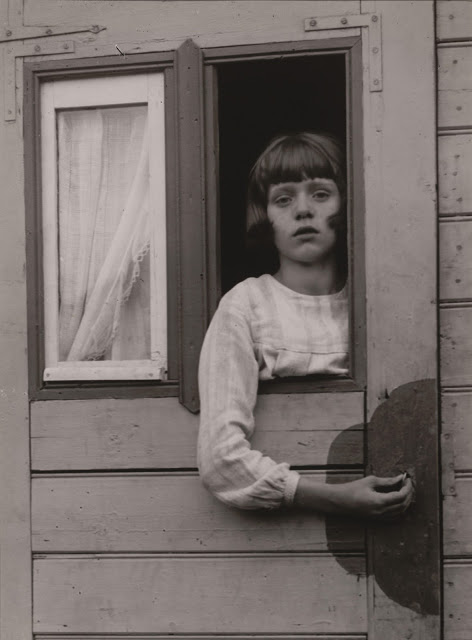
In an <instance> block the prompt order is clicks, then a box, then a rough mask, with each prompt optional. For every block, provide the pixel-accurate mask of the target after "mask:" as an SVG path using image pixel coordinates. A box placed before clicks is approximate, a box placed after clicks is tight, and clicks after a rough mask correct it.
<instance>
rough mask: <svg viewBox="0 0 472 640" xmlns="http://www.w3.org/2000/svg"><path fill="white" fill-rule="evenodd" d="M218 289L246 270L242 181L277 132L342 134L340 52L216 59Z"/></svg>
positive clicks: (342, 69) (343, 77)
mask: <svg viewBox="0 0 472 640" xmlns="http://www.w3.org/2000/svg"><path fill="white" fill-rule="evenodd" d="M218 120H219V145H220V148H219V158H220V165H219V171H220V228H221V290H222V293H225V292H226V291H228V290H229V289H230V288H231V287H233V286H234V285H235V284H236V283H237V282H239V281H240V280H243V279H244V278H246V277H248V276H250V275H253V274H251V273H250V270H249V269H248V266H247V260H245V232H246V213H245V208H246V185H247V178H248V175H249V172H250V170H251V167H252V165H253V164H254V162H255V161H256V159H257V157H258V156H259V154H260V153H261V152H262V151H263V149H264V148H265V146H266V145H267V144H268V143H269V141H270V140H271V139H272V138H273V137H274V136H276V135H279V134H283V133H293V132H297V131H320V132H322V131H324V132H329V133H332V134H335V135H336V136H338V137H339V138H340V139H341V140H342V141H345V137H346V72H345V57H344V54H339V53H338V54H323V55H311V56H303V57H301V56H296V57H284V56H283V55H282V54H281V56H280V57H279V58H276V59H272V60H259V61H258V60H250V61H244V62H231V63H224V64H221V65H219V66H218Z"/></svg>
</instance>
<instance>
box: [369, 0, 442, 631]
mask: <svg viewBox="0 0 472 640" xmlns="http://www.w3.org/2000/svg"><path fill="white" fill-rule="evenodd" d="M377 9H378V11H379V12H380V13H381V16H382V51H383V91H382V92H378V93H376V92H374V93H370V92H368V90H367V87H368V82H366V83H365V85H366V91H365V94H364V100H365V106H366V116H365V121H364V122H365V127H366V137H365V141H366V151H365V153H366V158H365V162H366V175H365V180H366V245H367V246H366V256H367V265H366V266H367V269H366V272H367V313H368V321H367V336H368V340H367V357H368V368H367V370H368V372H369V378H368V392H367V395H368V399H367V412H368V415H367V418H368V420H369V421H370V423H369V427H368V432H367V440H368V456H369V453H370V452H374V451H377V453H378V454H379V455H378V456H377V459H369V460H368V464H369V467H370V466H371V465H372V467H371V468H373V469H374V470H378V471H380V472H382V475H386V474H387V473H393V472H394V471H396V470H397V469H399V467H397V465H399V466H400V465H405V466H406V468H409V465H411V464H413V466H415V464H416V463H415V461H414V460H413V459H412V456H411V452H409V451H408V445H409V442H410V440H409V438H408V436H407V431H406V424H405V414H406V413H407V412H408V410H409V409H410V408H411V407H412V406H414V397H415V393H416V392H415V387H416V385H415V381H416V382H418V381H423V382H419V385H420V390H421V391H422V390H425V394H424V396H423V395H422V394H421V395H422V401H421V402H423V401H424V402H425V408H426V410H427V415H428V418H427V420H426V421H425V422H424V430H422V432H421V438H422V439H423V442H421V438H420V433H418V435H417V437H418V441H416V444H417V445H418V444H421V446H422V447H423V450H424V451H425V452H426V451H428V457H427V458H426V456H425V457H424V458H422V460H421V462H419V463H418V464H416V466H415V468H414V472H415V474H416V475H417V478H418V481H419V484H420V485H421V486H422V500H421V502H419V501H418V503H417V505H416V507H415V513H414V515H413V516H412V518H413V520H409V519H408V517H407V518H404V519H403V520H402V522H400V523H398V525H397V526H396V527H395V528H383V529H380V528H376V529H375V530H371V534H370V536H369V547H368V554H370V557H371V562H370V566H369V574H370V575H371V576H372V577H371V578H370V603H371V608H370V612H369V622H370V624H369V638H372V639H373V640H382V639H385V638H388V639H389V640H390V639H392V640H393V639H397V638H408V637H411V638H425V639H426V638H428V640H432V639H435V640H437V639H439V637H440V617H439V614H440V607H439V597H440V593H439V590H440V586H439V574H440V549H439V526H440V523H439V513H438V510H437V506H438V486H439V481H438V477H439V468H438V467H439V465H438V455H437V453H438V452H437V440H438V425H437V420H436V417H435V414H436V393H435V380H436V379H437V375H438V372H437V349H436V342H437V323H436V285H437V283H436V273H435V271H436V268H435V267H436V257H437V256H436V254H437V233H436V219H437V218H436V194H435V183H436V166H435V164H436V161H435V159H436V122H435V102H436V91H435V69H434V67H435V27H434V3H433V2H402V1H398V2H395V1H390V2H378V3H377ZM367 53H368V51H367V50H366V51H365V54H366V55H367ZM399 185H401V187H400V191H401V194H400V193H399ZM418 393H419V391H418ZM419 394H420V393H419ZM383 402H384V404H385V407H384V405H383V404H382V403H383ZM397 403H398V404H397ZM402 404H404V406H405V412H403V411H402V409H401V406H402ZM379 405H381V407H380V408H381V409H382V412H380V413H378V414H375V411H376V409H377V407H379ZM406 407H408V409H407V408H406ZM382 440H383V446H380V445H381V442H382ZM390 443H391V446H389V444H390ZM402 444H403V446H404V449H403V450H402ZM371 445H372V448H371ZM394 451H395V452H397V455H394ZM412 470H413V469H412ZM415 518H416V525H417V526H416V527H415V526H413V523H414V519H415ZM409 527H410V529H409ZM409 531H411V533H412V534H413V535H412V536H410V535H408V534H409ZM424 536H426V537H429V538H430V543H428V549H427V551H426V554H427V557H424V558H423V560H425V563H424V564H423V565H421V561H420V557H421V554H422V553H425V546H424V540H425V537H424ZM405 540H406V541H407V544H404V545H403V546H401V545H400V543H401V542H402V541H403V542H405ZM415 548H416V549H417V551H418V553H417V556H416V557H415V554H414V549H415ZM410 554H411V556H410ZM409 559H411V563H410V566H408V561H409ZM415 563H418V564H417V567H418V570H419V571H418V575H417V576H416V577H413V579H412V575H411V574H410V575H409V576H408V578H406V579H404V577H403V576H404V575H405V574H406V575H408V574H409V572H410V571H411V569H412V566H414V565H415ZM392 567H395V568H397V567H398V571H396V572H392ZM400 567H405V571H403V568H400ZM426 567H427V568H426ZM412 573H414V572H412ZM420 585H421V586H420Z"/></svg>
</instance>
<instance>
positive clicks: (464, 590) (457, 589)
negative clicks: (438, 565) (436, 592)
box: [444, 560, 472, 640]
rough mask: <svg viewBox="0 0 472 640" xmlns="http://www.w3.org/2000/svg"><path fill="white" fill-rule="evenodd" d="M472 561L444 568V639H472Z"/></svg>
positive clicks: (448, 564)
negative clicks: (471, 595) (471, 597)
mask: <svg viewBox="0 0 472 640" xmlns="http://www.w3.org/2000/svg"><path fill="white" fill-rule="evenodd" d="M471 592H472V560H471V561H468V562H467V561H466V562H457V563H447V564H446V566H445V567H444V638H447V640H470V638H472V609H471V606H470V594H471Z"/></svg>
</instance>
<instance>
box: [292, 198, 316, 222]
mask: <svg viewBox="0 0 472 640" xmlns="http://www.w3.org/2000/svg"><path fill="white" fill-rule="evenodd" d="M295 217H296V219H297V220H304V219H305V218H312V217H313V211H312V207H310V202H309V198H308V197H307V194H305V193H300V194H298V197H297V200H296V208H295Z"/></svg>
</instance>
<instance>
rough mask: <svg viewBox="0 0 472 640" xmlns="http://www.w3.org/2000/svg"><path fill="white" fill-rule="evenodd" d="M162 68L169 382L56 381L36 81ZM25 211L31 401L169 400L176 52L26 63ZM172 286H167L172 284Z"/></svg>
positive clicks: (174, 352) (173, 353)
mask: <svg viewBox="0 0 472 640" xmlns="http://www.w3.org/2000/svg"><path fill="white" fill-rule="evenodd" d="M153 72H164V84H165V136H166V148H165V158H166V178H165V181H166V202H167V213H168V215H167V216H166V225H167V234H166V235H167V238H166V244H167V258H166V268H167V327H168V333H167V345H168V348H167V351H168V376H167V380H165V381H160V380H132V379H125V380H123V379H122V380H105V379H99V380H54V381H44V380H43V372H44V370H45V367H46V361H45V321H44V284H45V283H44V274H43V231H42V219H43V214H42V197H41V193H42V173H41V144H40V141H41V136H40V133H41V103H40V95H41V85H42V83H44V82H48V81H51V80H63V79H64V80H73V79H82V78H99V77H113V76H116V75H135V74H146V73H153ZM24 73H25V83H24V87H25V88H24V140H25V209H26V216H25V217H26V239H27V241H26V256H27V268H26V279H27V310H28V368H29V394H30V398H31V399H33V400H46V399H53V400H57V399H85V398H99V397H103V398H106V397H114V398H121V397H132V398H135V397H167V396H177V395H178V393H179V380H178V333H179V332H178V326H179V324H180V323H179V321H178V318H177V315H178V301H177V291H178V289H179V285H178V273H179V265H178V255H179V251H178V250H177V247H178V245H179V239H178V220H177V216H175V215H172V213H170V214H169V212H175V210H176V203H177V191H176V134H175V128H176V122H175V86H174V85H175V52H174V51H166V52H163V53H153V54H139V55H136V56H132V57H128V58H122V57H121V56H117V57H102V58H85V59H76V60H55V61H46V62H31V63H25V65H24ZM171 283H173V285H171Z"/></svg>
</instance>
